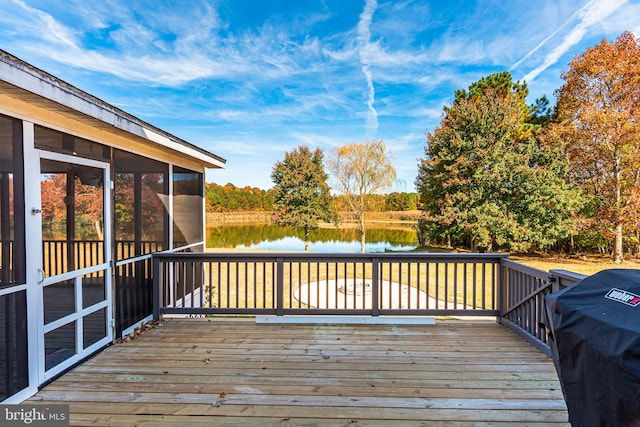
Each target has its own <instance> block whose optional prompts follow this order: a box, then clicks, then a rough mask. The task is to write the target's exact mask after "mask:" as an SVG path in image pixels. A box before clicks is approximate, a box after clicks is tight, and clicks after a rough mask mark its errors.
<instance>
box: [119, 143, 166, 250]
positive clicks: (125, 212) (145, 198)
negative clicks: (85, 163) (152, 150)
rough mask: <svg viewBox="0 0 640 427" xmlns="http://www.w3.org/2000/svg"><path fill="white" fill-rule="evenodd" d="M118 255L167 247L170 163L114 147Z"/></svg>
mask: <svg viewBox="0 0 640 427" xmlns="http://www.w3.org/2000/svg"><path fill="white" fill-rule="evenodd" d="M114 164H115V174H116V179H115V227H116V246H117V249H116V259H117V260H123V259H127V258H133V257H136V256H140V255H146V254H150V253H153V252H160V251H163V250H165V249H167V248H168V246H169V245H168V237H169V236H168V228H169V227H168V225H169V223H168V221H169V219H168V218H169V217H168V208H167V206H168V197H169V196H168V193H169V188H168V181H169V180H168V175H169V166H168V165H167V164H164V163H160V162H157V161H154V160H151V159H147V158H145V157H142V156H137V155H135V154H131V153H127V152H124V151H120V150H115V151H114Z"/></svg>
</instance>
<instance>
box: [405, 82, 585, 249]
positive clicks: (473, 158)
mask: <svg viewBox="0 0 640 427" xmlns="http://www.w3.org/2000/svg"><path fill="white" fill-rule="evenodd" d="M526 93H527V89H526V85H525V84H523V83H520V82H513V81H512V80H511V76H510V74H509V73H499V74H497V75H493V76H489V77H487V78H483V79H481V80H480V81H479V82H476V83H474V84H472V85H471V86H470V88H469V91H464V90H463V91H457V92H456V100H455V101H454V102H453V103H452V105H451V106H449V107H445V112H444V114H443V117H442V121H441V123H440V126H439V127H437V128H436V129H435V131H434V132H433V133H429V134H428V135H427V146H426V148H425V158H423V159H421V160H420V164H419V174H418V178H417V179H416V186H417V188H418V192H419V193H420V195H421V201H422V203H423V206H424V211H425V219H424V220H423V221H422V222H421V225H422V227H423V230H421V232H422V234H423V235H424V234H426V235H428V236H430V237H431V238H432V239H440V240H444V239H447V240H448V241H451V242H452V243H453V244H454V245H463V246H467V247H470V248H471V249H472V250H487V251H491V250H495V249H507V250H516V251H519V250H528V249H530V248H532V247H544V246H545V245H549V244H551V243H553V242H554V241H555V240H556V239H558V238H560V237H563V236H564V235H566V233H567V231H568V219H569V218H570V217H571V215H572V213H573V212H574V211H575V209H576V205H577V203H578V202H577V198H576V195H575V192H574V191H573V190H572V189H571V188H570V186H569V185H568V184H567V182H566V181H565V179H564V175H565V174H566V171H567V170H566V165H565V164H564V163H563V157H562V155H561V153H560V152H559V151H558V150H554V149H553V148H552V147H545V146H544V145H542V144H540V142H539V140H538V139H537V137H536V135H537V134H536V133H537V129H539V126H537V125H535V124H532V123H530V122H529V119H530V117H531V112H530V111H529V108H528V107H527V106H526V104H525V97H526Z"/></svg>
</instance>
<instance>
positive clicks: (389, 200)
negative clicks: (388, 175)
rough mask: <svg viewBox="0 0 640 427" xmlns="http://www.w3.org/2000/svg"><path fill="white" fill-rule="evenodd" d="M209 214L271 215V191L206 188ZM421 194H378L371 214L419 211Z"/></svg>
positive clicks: (340, 205)
mask: <svg viewBox="0 0 640 427" xmlns="http://www.w3.org/2000/svg"><path fill="white" fill-rule="evenodd" d="M206 197H207V212H242V211H272V210H273V193H272V190H262V189H260V188H257V187H248V186H247V187H236V186H235V185H233V184H231V183H229V184H226V185H219V184H215V183H212V184H206ZM418 199H419V196H418V193H404V192H403V193H398V192H394V193H389V194H376V195H374V196H372V197H371V198H370V200H369V203H370V206H369V209H370V211H372V212H384V211H413V210H417V209H420V206H419V205H418ZM333 203H335V204H336V207H337V210H338V211H346V210H348V208H347V206H345V202H344V200H343V198H342V197H341V196H334V197H333Z"/></svg>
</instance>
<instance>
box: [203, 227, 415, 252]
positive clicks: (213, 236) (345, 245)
mask: <svg viewBox="0 0 640 427" xmlns="http://www.w3.org/2000/svg"><path fill="white" fill-rule="evenodd" d="M416 246H418V237H417V235H416V231H415V230H414V229H413V228H412V227H411V226H410V225H407V226H396V225H394V226H393V227H392V228H367V235H366V244H365V248H366V251H367V252H385V251H406V250H411V249H414V248H415V247H416ZM207 247H208V248H240V249H257V250H273V251H304V232H303V231H302V230H301V229H297V228H293V227H280V226H277V225H234V226H224V227H210V228H208V229H207ZM309 251H310V252H321V253H331V252H347V253H357V252H360V233H359V232H358V230H357V229H353V228H346V229H345V228H338V229H336V228H319V229H315V230H311V231H310V233H309Z"/></svg>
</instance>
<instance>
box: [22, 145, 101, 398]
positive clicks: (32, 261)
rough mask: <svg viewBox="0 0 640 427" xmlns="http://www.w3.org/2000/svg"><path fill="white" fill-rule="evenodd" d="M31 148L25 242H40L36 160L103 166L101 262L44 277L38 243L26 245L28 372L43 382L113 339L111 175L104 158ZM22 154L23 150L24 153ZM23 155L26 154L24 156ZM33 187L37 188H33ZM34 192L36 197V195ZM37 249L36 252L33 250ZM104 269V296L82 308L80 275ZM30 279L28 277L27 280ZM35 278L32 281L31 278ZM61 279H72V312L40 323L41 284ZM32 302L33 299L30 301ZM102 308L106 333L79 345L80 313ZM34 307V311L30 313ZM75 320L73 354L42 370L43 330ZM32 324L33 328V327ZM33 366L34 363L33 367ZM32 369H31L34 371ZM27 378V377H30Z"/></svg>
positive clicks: (40, 203)
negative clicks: (87, 343)
mask: <svg viewBox="0 0 640 427" xmlns="http://www.w3.org/2000/svg"><path fill="white" fill-rule="evenodd" d="M29 151H31V154H33V155H32V156H31V158H30V159H29V161H28V165H27V164H25V171H27V170H28V171H29V173H25V189H26V188H28V189H29V194H30V198H28V199H26V200H28V201H29V202H31V205H29V204H27V212H26V217H27V222H28V224H27V227H26V228H27V230H29V236H28V238H27V242H42V215H41V211H42V201H41V194H40V193H41V187H40V186H41V184H40V180H41V168H40V160H42V159H46V160H53V161H59V162H65V163H71V164H77V165H81V166H88V167H94V168H98V169H102V170H103V174H104V175H103V183H104V185H103V188H104V192H103V197H104V201H103V209H104V212H103V222H104V224H103V227H104V257H105V261H104V262H103V263H102V264H99V265H95V266H91V267H88V268H83V269H79V270H73V271H70V272H67V273H64V274H60V275H57V276H52V277H44V268H43V267H44V266H43V254H42V244H40V245H39V247H37V248H36V247H35V245H32V247H31V248H29V249H28V250H27V251H28V255H30V256H27V260H28V261H27V263H28V265H27V271H28V278H27V283H36V284H37V285H36V286H30V287H31V288H32V289H33V290H34V291H33V292H31V293H30V294H29V295H28V296H29V297H30V298H31V299H30V300H29V310H28V312H29V319H32V315H34V316H35V325H32V324H30V325H29V330H30V331H33V330H35V331H37V332H36V334H35V336H36V337H35V338H36V339H35V340H34V339H32V335H33V334H31V333H30V334H29V336H30V338H29V348H30V349H34V348H35V349H36V350H37V351H33V350H30V351H29V355H30V360H29V363H30V365H31V367H30V372H29V373H30V378H34V377H32V376H31V375H32V374H35V375H36V378H37V381H38V385H40V384H42V383H43V382H45V381H47V380H49V379H51V378H53V377H55V376H56V375H58V374H59V373H61V372H63V371H64V370H66V369H68V368H70V367H71V366H73V365H74V364H76V363H77V362H79V361H80V360H82V359H84V358H86V357H87V356H89V355H90V354H92V353H94V352H95V351H97V350H99V349H100V348H102V347H104V346H105V345H107V344H109V343H111V342H112V341H113V328H112V323H113V313H112V306H113V304H112V301H113V295H112V284H111V281H112V265H113V263H112V259H111V255H112V252H111V243H112V242H111V239H112V235H111V223H112V217H111V215H112V214H111V189H112V186H111V181H110V180H111V175H110V165H109V163H107V162H102V161H98V160H91V159H85V158H80V157H76V156H70V155H66V154H60V153H54V152H49V151H43V150H38V149H33V150H29ZM25 154H26V153H25ZM25 157H27V156H25ZM36 189H37V191H36ZM36 193H37V198H36ZM36 252H37V253H36ZM100 270H103V271H104V280H105V284H104V286H105V300H104V301H101V302H99V303H97V304H94V305H92V306H90V307H87V308H83V307H82V283H81V281H82V277H83V276H84V275H86V274H89V273H93V272H96V271H100ZM29 273H31V274H30V275H29ZM29 279H31V280H29ZM34 279H35V281H34ZM64 280H74V281H75V302H76V304H75V310H74V312H73V313H72V314H69V315H67V316H64V317H63V318H61V319H58V320H56V321H53V322H50V323H49V324H47V325H45V324H44V298H43V288H44V287H46V286H47V285H50V284H53V283H57V282H60V281H64ZM32 302H35V304H34V303H32ZM104 308H106V316H107V319H106V336H105V337H104V338H102V339H100V340H99V341H98V342H96V343H94V344H92V345H90V346H89V347H87V348H83V342H82V337H83V322H82V319H83V318H84V316H86V315H89V314H91V313H93V312H96V311H98V310H102V309H104ZM34 311H35V313H34ZM73 321H75V324H76V332H75V333H76V348H75V354H74V355H73V356H71V357H69V358H68V359H66V360H65V361H63V362H61V363H60V364H58V365H56V366H54V367H52V368H51V369H49V370H48V371H46V370H45V363H44V361H45V343H44V336H45V334H46V333H47V332H49V331H51V330H54V329H56V328H57V327H59V326H62V325H64V324H68V323H69V322H73ZM33 326H35V329H33ZM34 366H35V367H34ZM34 371H35V372H34ZM30 382H31V381H30Z"/></svg>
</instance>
